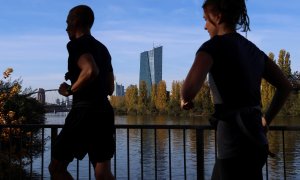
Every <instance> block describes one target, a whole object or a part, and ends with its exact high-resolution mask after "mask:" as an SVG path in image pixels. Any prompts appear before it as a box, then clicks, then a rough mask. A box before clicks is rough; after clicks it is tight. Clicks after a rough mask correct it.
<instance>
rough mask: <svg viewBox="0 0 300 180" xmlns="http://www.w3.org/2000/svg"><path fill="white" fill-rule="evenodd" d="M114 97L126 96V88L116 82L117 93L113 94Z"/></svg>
mask: <svg viewBox="0 0 300 180" xmlns="http://www.w3.org/2000/svg"><path fill="white" fill-rule="evenodd" d="M113 95H114V96H124V95H125V91H124V86H123V85H122V84H118V83H117V82H116V81H115V91H114V92H113Z"/></svg>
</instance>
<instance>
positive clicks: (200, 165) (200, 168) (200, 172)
mask: <svg viewBox="0 0 300 180" xmlns="http://www.w3.org/2000/svg"><path fill="white" fill-rule="evenodd" d="M203 141H204V135H203V129H199V128H197V129H196V145H197V179H198V180H203V179H204V142H203Z"/></svg>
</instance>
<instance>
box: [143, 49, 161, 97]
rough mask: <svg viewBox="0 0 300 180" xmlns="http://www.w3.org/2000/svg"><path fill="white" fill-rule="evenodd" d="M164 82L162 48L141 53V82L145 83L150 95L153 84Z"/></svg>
mask: <svg viewBox="0 0 300 180" xmlns="http://www.w3.org/2000/svg"><path fill="white" fill-rule="evenodd" d="M161 80H162V46H159V47H154V48H153V49H152V50H150V51H145V52H142V53H141V57H140V78H139V82H141V81H145V82H146V84H147V91H148V95H149V94H150V92H151V87H152V85H153V84H158V83H159V82H160V81H161Z"/></svg>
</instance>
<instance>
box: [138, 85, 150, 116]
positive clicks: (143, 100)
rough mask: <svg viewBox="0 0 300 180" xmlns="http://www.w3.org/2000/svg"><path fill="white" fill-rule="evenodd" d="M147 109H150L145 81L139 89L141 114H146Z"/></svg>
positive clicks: (139, 110) (139, 109)
mask: <svg viewBox="0 0 300 180" xmlns="http://www.w3.org/2000/svg"><path fill="white" fill-rule="evenodd" d="M147 107H148V92H147V84H146V82H145V81H141V82H140V87H139V96H138V112H139V113H140V114H143V113H145V112H146V110H147Z"/></svg>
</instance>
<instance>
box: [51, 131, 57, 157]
mask: <svg viewBox="0 0 300 180" xmlns="http://www.w3.org/2000/svg"><path fill="white" fill-rule="evenodd" d="M56 137H57V128H51V159H52V157H53V145H54V142H55V140H56Z"/></svg>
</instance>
